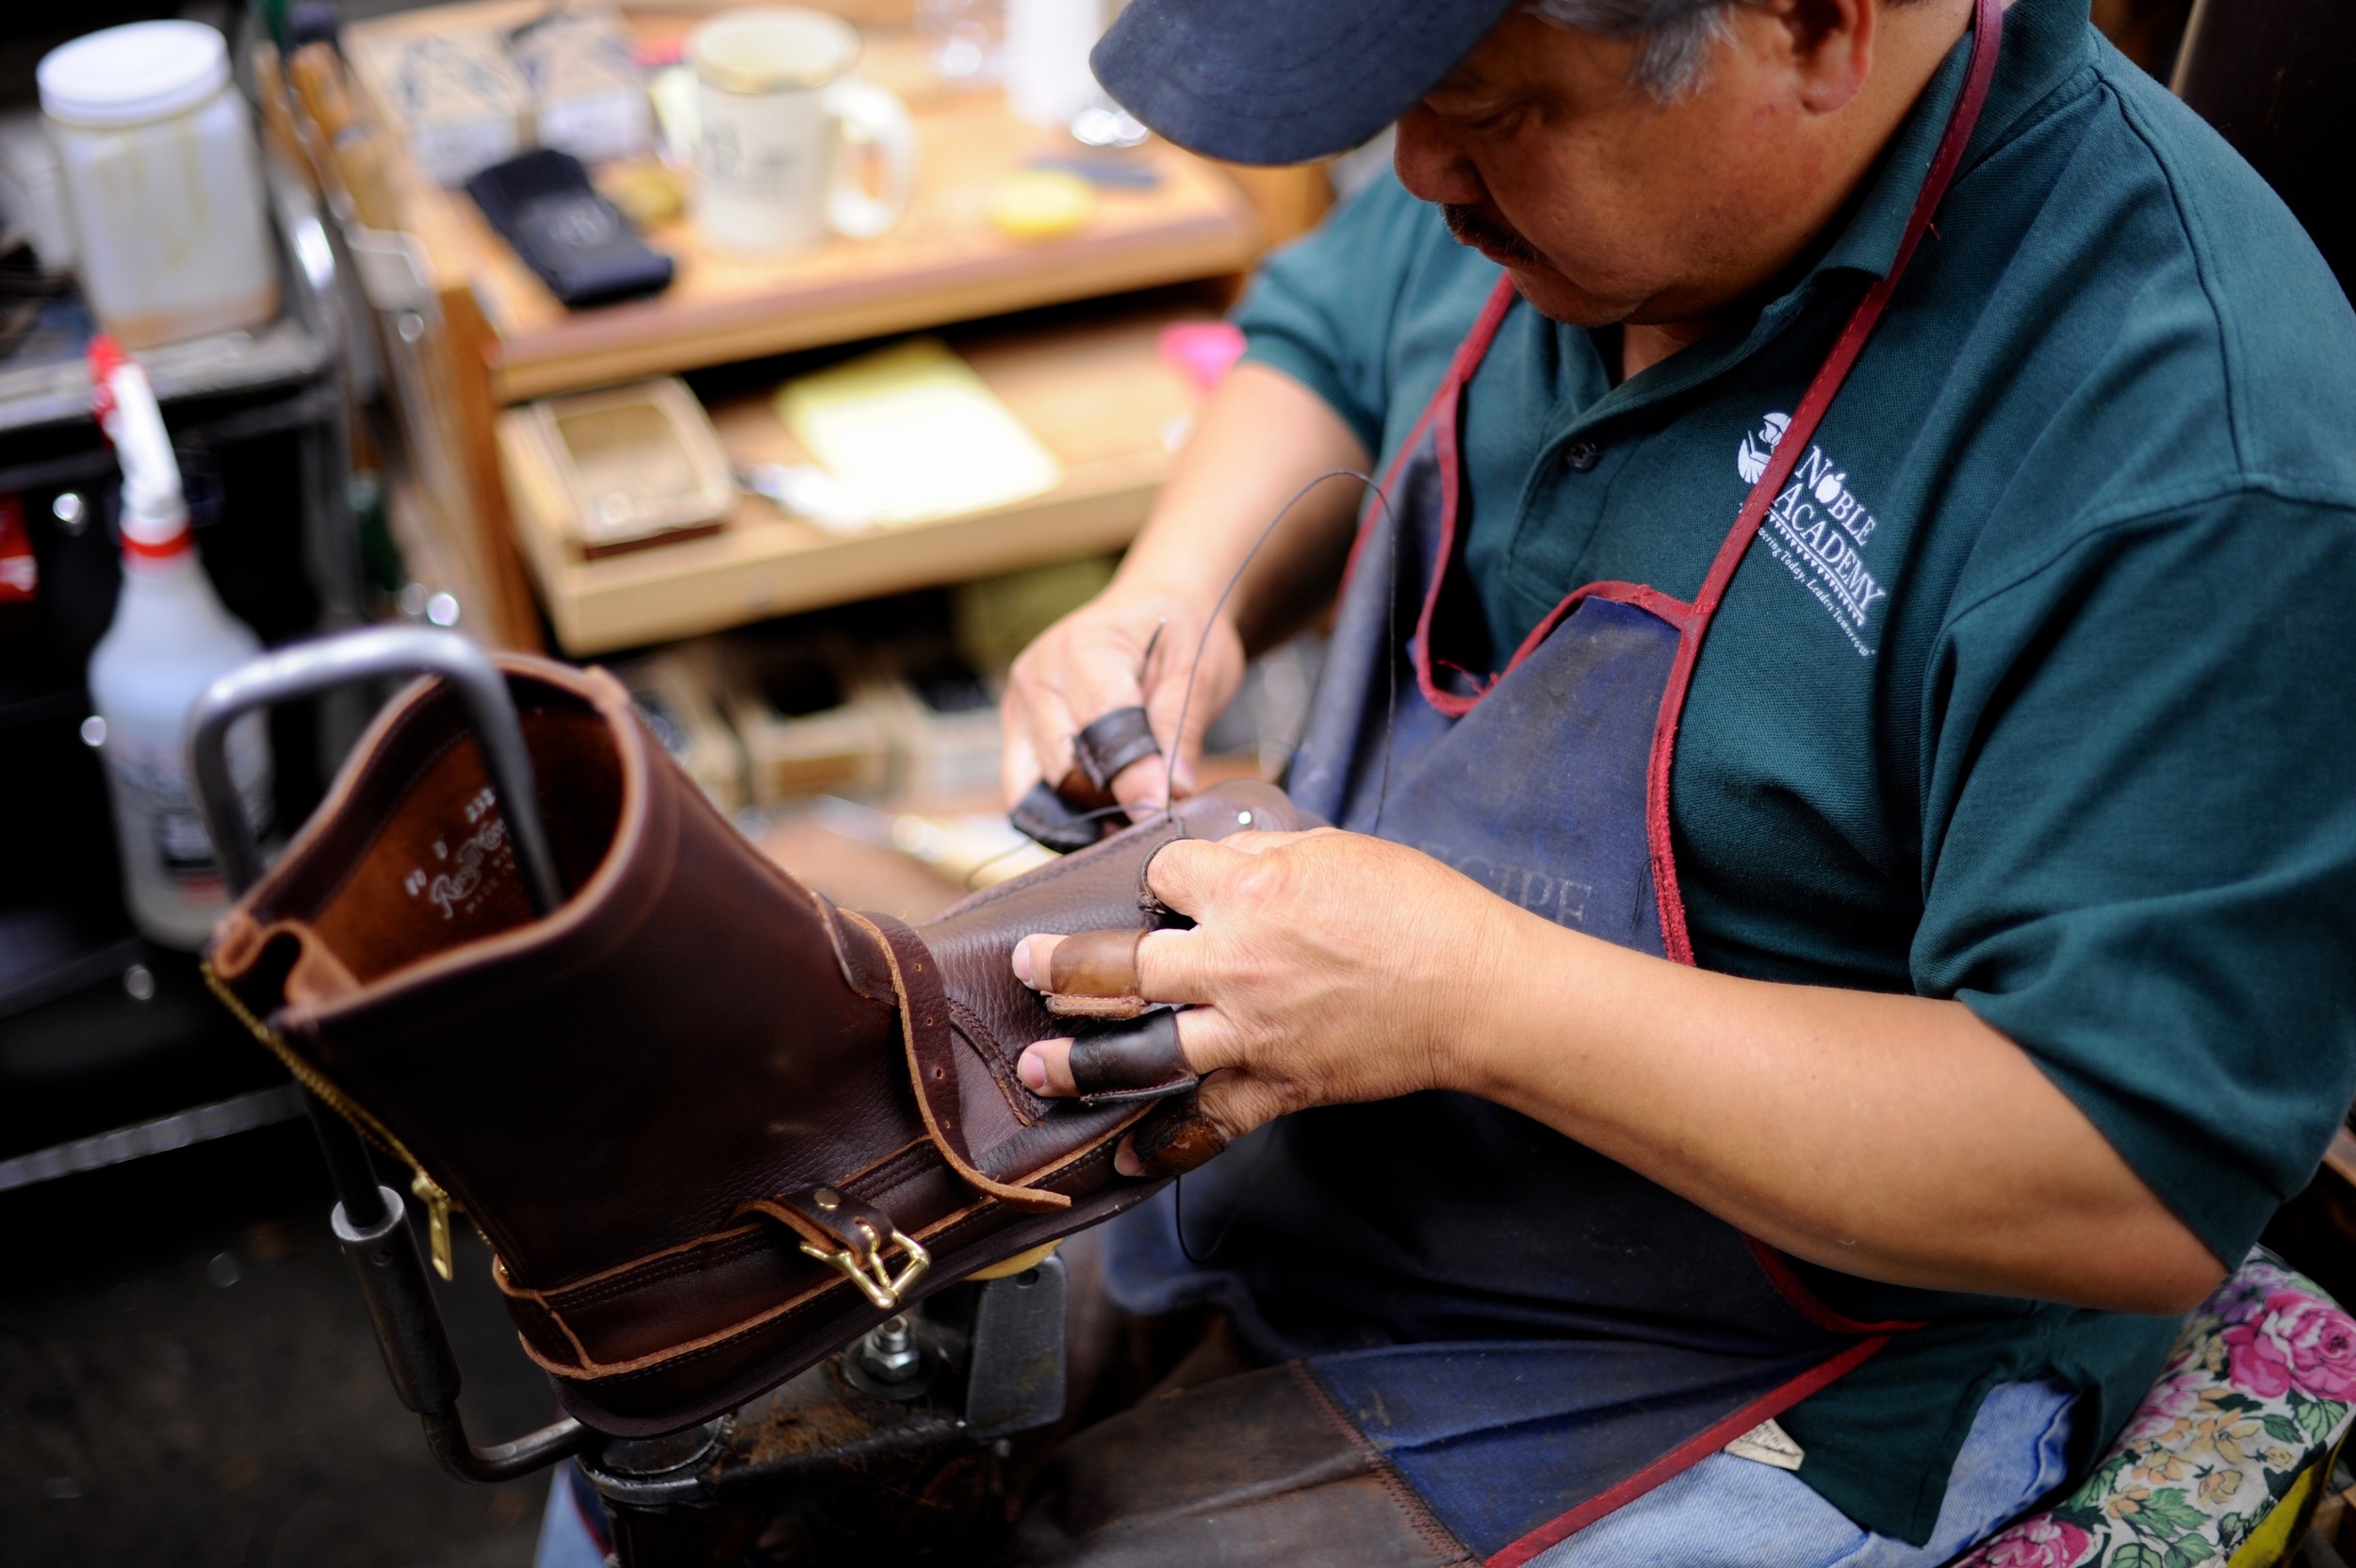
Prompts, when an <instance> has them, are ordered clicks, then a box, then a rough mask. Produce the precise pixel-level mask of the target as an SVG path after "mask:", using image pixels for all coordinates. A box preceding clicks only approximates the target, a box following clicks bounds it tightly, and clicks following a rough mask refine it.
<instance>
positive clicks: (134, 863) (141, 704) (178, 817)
mask: <svg viewBox="0 0 2356 1568" xmlns="http://www.w3.org/2000/svg"><path fill="white" fill-rule="evenodd" d="M90 379H91V381H92V382H94V383H95V384H96V389H97V390H96V399H95V401H96V407H97V414H98V422H99V424H100V426H101V428H103V429H104V430H105V431H106V438H107V439H108V440H109V441H111V442H113V443H114V449H115V456H116V459H117V460H118V461H119V462H120V463H121V464H122V466H123V507H122V519H121V520H122V535H123V591H122V594H121V596H120V597H118V598H117V599H116V600H115V613H114V621H113V623H112V624H111V625H109V626H108V627H107V629H106V636H105V637H103V638H101V639H99V643H98V646H97V647H96V648H95V649H94V650H93V651H92V652H91V654H90V699H91V701H92V702H93V703H94V704H95V705H96V707H97V709H98V713H97V718H96V720H95V721H94V722H93V723H90V724H86V725H84V727H83V734H84V738H85V739H87V740H89V741H90V742H91V743H92V744H95V745H97V746H98V747H99V749H100V752H101V754H102V755H103V756H104V757H105V759H106V784H107V788H108V791H109V792H110V793H111V794H112V795H113V797H114V816H115V836H116V838H117V840H118V841H120V846H121V851H122V858H123V891H124V893H125V896H126V897H127V899H128V901H129V903H130V907H131V919H132V922H133V923H135V924H137V925H138V926H139V931H140V932H141V934H143V935H144V936H146V937H147V939H149V940H151V941H154V942H157V943H159V944H161V945H163V946H166V947H177V948H187V949H195V948H199V947H202V946H203V945H204V944H205V939H206V938H207V937H209V936H210V935H211V934H212V929H213V923H214V921H215V920H217V919H218V918H220V916H221V911H222V910H223V909H224V908H226V907H227V904H228V898H227V892H226V890H225V889H224V888H223V887H222V885H221V869H220V867H219V865H218V864H217V863H216V862H215V860H214V858H213V846H212V841H211V840H210V839H209V838H207V837H206V835H205V826H204V823H203V820H202V819H201V818H200V817H199V816H198V815H197V811H196V803H195V799H194V797H193V795H192V794H191V793H190V792H189V789H188V759H187V756H186V755H185V753H184V752H183V750H182V729H183V727H185V726H186V724H187V722H188V710H189V709H190V708H191V707H193V706H194V705H195V702H196V699H197V696H198V695H199V694H201V693H202V692H203V691H204V690H205V687H206V686H208V685H210V684H211V683H212V682H213V680H214V679H215V678H217V677H219V676H221V675H222V674H224V673H225V672H227V671H228V670H231V669H233V668H235V667H236V666H237V665H238V664H241V663H243V662H246V661H247V660H249V659H252V658H253V657H254V655H255V654H257V653H259V652H260V651H261V647H262V645H261V642H260V640H259V639H257V638H256V637H255V636H254V633H253V631H252V630H251V629H249V628H248V627H247V626H246V625H245V623H244V622H242V621H240V620H238V619H237V617H235V616H233V615H231V614H230V613H229V612H228V610H227V609H225V608H224V607H223V606H222V604H221V598H220V596H218V595H216V594H215V593H214V592H213V585H212V584H211V582H209V581H207V580H206V579H205V568H204V567H203V566H202V565H201V564H199V563H198V561H197V556H196V542H195V540H194V539H193V538H192V537H191V536H190V534H189V532H188V503H187V501H186V499H185V498H183V496H182V494H181V489H180V465H179V463H178V461H177V460H176V459H174V458H173V456H172V442H171V440H170V439H169V438H168V437H167V436H166V435H165V433H164V420H163V416H162V414H161V413H160V412H159V411H158V410H157V409H156V407H155V392H154V390H153V389H152V388H151V387H150V386H149V385H148V383H147V374H146V372H145V371H143V370H141V369H140V368H139V366H137V365H136V364H134V363H132V361H131V360H129V359H128V358H126V357H125V356H124V354H123V350H122V348H121V346H120V345H119V344H117V343H116V342H115V340H114V339H113V338H112V337H110V336H101V337H98V338H95V339H93V340H92V341H91V343H90ZM93 731H95V733H93ZM229 768H230V774H231V776H233V777H234V778H235V779H236V780H237V792H238V794H239V796H240V797H241V798H242V800H243V801H244V803H245V809H246V816H247V820H248V821H250V822H253V823H254V825H256V827H257V828H258V827H259V826H260V825H261V824H262V823H263V822H265V821H266V820H267V818H268V817H269V814H270V742H269V738H268V735H267V733H266V731H265V730H264V729H263V727H262V715H260V714H258V713H255V714H252V715H249V716H248V717H246V718H244V719H242V720H240V721H238V723H237V726H236V727H234V728H232V730H231V731H230V737H229Z"/></svg>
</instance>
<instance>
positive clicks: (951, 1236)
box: [519, 1111, 1143, 1383]
mask: <svg viewBox="0 0 2356 1568" xmlns="http://www.w3.org/2000/svg"><path fill="white" fill-rule="evenodd" d="M1142 1114H1143V1112H1142V1111H1140V1112H1139V1115H1142ZM1130 1125H1132V1123H1129V1122H1123V1123H1122V1124H1121V1125H1120V1126H1119V1127H1116V1128H1114V1129H1113V1131H1112V1132H1111V1133H1110V1134H1109V1135H1106V1137H1105V1138H1104V1141H1103V1142H1102V1143H1099V1144H1098V1145H1096V1147H1094V1148H1093V1149H1090V1150H1088V1151H1087V1152H1083V1153H1081V1154H1080V1155H1078V1156H1077V1157H1075V1158H1072V1159H1071V1160H1069V1161H1067V1162H1066V1163H1064V1164H1063V1165H1061V1166H1057V1167H1055V1168H1052V1169H1050V1170H1046V1171H1044V1172H1043V1173H1035V1174H1034V1175H1033V1176H1032V1177H1031V1178H1030V1180H1032V1181H1034V1182H1036V1183H1038V1184H1039V1185H1042V1186H1045V1185H1047V1184H1049V1183H1052V1182H1055V1181H1058V1180H1071V1179H1072V1178H1074V1177H1076V1176H1079V1175H1080V1174H1082V1173H1084V1172H1085V1171H1086V1170H1087V1169H1088V1167H1089V1166H1090V1165H1093V1164H1100V1163H1109V1162H1110V1161H1111V1159H1112V1155H1113V1149H1114V1147H1115V1145H1116V1143H1117V1141H1118V1139H1119V1137H1120V1135H1121V1133H1123V1132H1125V1131H1127V1129H1128V1127H1129V1126H1130ZM1006 1210H1012V1206H1011V1205H1009V1204H1004V1203H999V1202H997V1201H995V1200H993V1199H990V1198H984V1199H982V1200H981V1201H978V1202H975V1203H972V1204H969V1205H967V1206H966V1207H965V1208H963V1209H961V1210H958V1211H957V1212H955V1213H952V1214H949V1215H944V1216H943V1217H941V1219H939V1220H937V1221H935V1222H934V1224H933V1225H932V1226H931V1227H930V1228H928V1229H927V1230H924V1231H921V1232H919V1233H918V1239H919V1240H921V1241H923V1242H924V1244H925V1245H926V1246H927V1247H928V1248H933V1249H936V1250H940V1251H942V1252H947V1251H950V1250H954V1247H955V1245H956V1243H957V1241H958V1240H959V1239H960V1233H962V1232H964V1231H966V1230H968V1229H970V1228H972V1227H973V1226H974V1225H976V1224H978V1223H979V1222H980V1221H981V1220H983V1219H987V1218H990V1217H992V1216H993V1213H994V1212H996V1211H1006ZM1012 1212H1014V1213H1016V1214H1021V1213H1022V1211H1020V1210H1012ZM1066 1212H1069V1211H1066ZM1024 1217H1026V1218H1033V1219H1037V1218H1043V1217H1044V1216H1039V1215H1029V1216H1024ZM1008 1228H1009V1229H1010V1228H1011V1227H1008ZM850 1288H851V1286H850V1283H849V1282H847V1281H843V1280H830V1281H828V1282H826V1283H824V1284H821V1285H818V1286H815V1287H814V1288H812V1289H810V1290H806V1291H804V1292H802V1293H801V1294H800V1295H798V1296H794V1297H792V1298H790V1299H787V1300H785V1301H782V1302H779V1303H778V1304H777V1305H776V1306H774V1307H770V1308H768V1309H767V1310H765V1311H763V1312H761V1313H758V1314H756V1315H753V1316H751V1317H748V1318H744V1319H743V1320H741V1321H739V1322H737V1323H735V1324H732V1325H730V1326H729V1327H727V1328H724V1329H715V1330H713V1331H712V1332H711V1333H708V1334H701V1335H698V1336H696V1337H695V1339H692V1340H687V1341H685V1342H683V1343H682V1344H680V1345H679V1346H677V1347H674V1348H671V1349H667V1350H651V1351H648V1352H647V1353H646V1355H643V1356H635V1357H632V1358H631V1359H630V1360H628V1361H623V1362H613V1363H600V1362H597V1361H593V1360H590V1359H589V1358H587V1357H586V1356H584V1357H583V1358H582V1364H581V1365H580V1366H578V1367H560V1366H557V1365H555V1364H552V1363H550V1362H549V1361H548V1359H547V1358H546V1357H544V1356H542V1355H540V1354H539V1353H538V1352H537V1351H535V1350H534V1349H533V1348H532V1343H531V1342H530V1341H529V1340H525V1341H524V1342H523V1346H524V1351H525V1353H526V1354H527V1355H530V1356H531V1357H532V1360H533V1361H534V1362H536V1363H538V1364H539V1365H540V1366H541V1367H543V1368H544V1369H545V1370H547V1371H549V1372H554V1373H557V1374H559V1375H561V1376H564V1377H568V1378H571V1379H572V1380H575V1381H592V1382H599V1383H605V1382H622V1381H628V1380H631V1379H636V1378H646V1377H651V1376H653V1375H655V1374H656V1373H658V1372H663V1371H667V1370H669V1369H670V1368H672V1367H675V1366H678V1365H679V1364H682V1363H685V1362H690V1361H695V1360H699V1359H701V1358H703V1357H705V1356H709V1355H713V1354H716V1353H717V1352H719V1351H720V1350H722V1349H724V1348H727V1347H728V1345H730V1344H732V1343H733V1342H735V1341H736V1340H739V1339H742V1338H744V1336H746V1335H748V1334H751V1333H753V1332H755V1331H759V1330H761V1329H763V1328H766V1327H768V1326H770V1325H771V1324H773V1323H777V1322H780V1321H782V1320H783V1319H785V1318H786V1317H787V1316H789V1315H792V1314H794V1313H798V1312H800V1311H802V1310H804V1309H805V1308H809V1307H813V1306H815V1305H816V1304H817V1302H818V1300H819V1299H822V1298H823V1297H825V1295H826V1293H827V1292H829V1291H847V1290H849V1289H850ZM549 1311H550V1312H551V1314H553V1313H554V1309H553V1308H552V1307H551V1308H550V1309H549ZM519 1337H520V1336H519Z"/></svg>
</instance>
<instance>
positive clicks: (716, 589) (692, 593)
mask: <svg viewBox="0 0 2356 1568" xmlns="http://www.w3.org/2000/svg"><path fill="white" fill-rule="evenodd" d="M1214 314H1215V313H1214V312H1213V311H1211V310H1210V309H1208V308H1206V307H1191V306H1187V305H1183V304H1172V303H1169V302H1163V303H1160V304H1157V305H1155V306H1152V307H1147V308H1143V309H1139V310H1137V311H1134V312H1129V313H1121V314H1103V313H1098V314H1095V315H1093V316H1092V318H1091V319H1082V320H1077V321H1072V322H1070V323H1067V324H1063V325H1051V326H1047V327H1043V328H1042V327H1037V326H1033V327H1029V328H1026V329H1023V330H1012V329H1006V328H999V329H996V330H994V331H993V330H991V329H988V328H972V329H967V330H964V331H957V332H950V333H946V334H944V336H946V337H947V338H948V340H949V342H950V343H951V345H952V346H953V347H955V348H956V349H957V351H958V352H959V353H961V354H963V355H964V356H965V358H966V360H967V361H968V363H970V364H971V365H972V366H973V368H974V370H975V371H976V372H977V373H978V374H979V375H980V376H981V378H982V380H983V381H984V382H986V383H988V384H989V385H990V390H991V391H993V392H995V393H996V394H997V395H998V396H999V398H1001V399H1002V400H1005V402H1006V406H1007V407H1008V408H1010V409H1011V410H1013V412H1014V414H1015V417H1017V418H1019V419H1021V420H1022V421H1023V424H1024V425H1026V426H1028V427H1029V429H1030V431H1031V433H1033V434H1034V435H1036V436H1037V437H1038V438H1039V442H1040V443H1041V444H1042V445H1043V446H1045V447H1046V448H1047V449H1048V450H1049V451H1051V452H1053V453H1054V454H1055V457H1056V459H1057V460H1058V461H1059V462H1061V463H1062V465H1063V467H1064V480H1063V482H1062V483H1061V484H1060V485H1058V486H1057V487H1056V488H1055V489H1054V490H1052V491H1050V492H1048V493H1047V494H1046V495H1043V496H1039V497H1036V498H1032V499H1030V500H1026V501H1022V502H1019V503H1017V504H1015V505H1012V506H1007V507H1001V508H996V509H993V510H990V511H987V512H975V513H969V514H966V515H961V516H957V517H949V518H943V519H941V520H939V521H936V522H930V523H920V524H916V525H913V526H910V527H907V528H896V529H871V530H868V531H862V532H859V533H855V534H848V535H844V534H836V533H829V532H827V531H825V530H823V529H820V528H818V527H816V526H815V525H813V524H810V523H806V522H803V521H801V520H799V519H797V518H794V517H792V516H789V515H786V514H784V513H782V512H780V511H779V510H778V509H777V508H776V507H775V506H773V505H771V504H770V503H769V502H768V501H766V500H762V499H760V498H754V497H743V498H739V500H738V503H737V507H736V511H735V513H734V515H732V516H731V517H730V518H729V521H728V527H727V529H725V530H724V531H722V532H720V533H719V534H717V535H715V536H713V537H711V538H705V539H694V540H688V541H686V542H683V543H679V544H673V545H662V546H656V547H652V548H648V549H645V550H641V551H638V552H635V553H632V554H629V555H619V556H609V557H607V558H605V559H602V560H598V561H581V560H578V559H576V558H574V556H573V555H572V553H571V550H570V549H569V547H568V546H567V544H566V541H565V539H564V534H563V531H562V526H561V523H560V521H559V520H558V519H556V518H554V517H550V516H548V515H544V514H542V513H541V512H539V511H538V510H537V509H535V508H533V507H532V506H531V505H528V504H525V503H524V502H525V496H526V494H527V491H526V488H525V487H522V486H518V485H515V483H513V482H511V483H510V485H509V491H510V494H511V495H514V496H515V498H516V500H517V503H518V504H517V505H516V508H515V532H516V537H517V540H518V542H519V543H520V544H521V546H522V547H523V553H524V557H525V560H526V562H527V564H529V566H530V568H531V571H532V577H533V579H534V580H535V581H536V582H537V584H538V586H539V589H540V598H541V603H542V605H543V606H544V607H545V608H546V609H547V611H548V618H549V620H550V621H551V622H553V623H554V625H555V627H556V634H557V639H558V641H559V642H560V643H562V644H563V645H564V650H565V651H566V652H567V653H570V654H574V655H576V656H582V655H588V654H594V653H602V652H607V651H610V650H612V649H615V648H623V647H631V646H635V645H640V644H645V643H652V642H658V641H662V640H665V639H669V638H674V637H685V636H692V635H694V634H695V633H698V632H705V631H713V630H718V629H722V628H725V627H730V626H738V625H742V624H744V623H745V622H747V621H755V620H761V619H765V618H767V617H769V616H772V615H782V614H787V613H793V612H794V611H799V610H809V609H814V608H817V607H819V606H823V605H828V604H838V603H842V602H843V601H845V600H849V599H858V598H868V597H873V596H876V595H880V594H891V593H899V592H903V591H905V590H908V589H910V588H921V587H927V586H931V585H934V584H938V583H944V582H954V581H958V580H964V579H967V578H973V577H986V576H990V575H992V574H995V573H999V572H1009V571H1014V570H1018V569H1020V568H1022V567H1024V566H1031V565H1037V564H1041V563H1044V562H1049V561H1055V560H1066V559H1070V558H1072V557H1073V556H1077V555H1085V554H1088V553H1091V552H1095V551H1100V550H1111V549H1118V548H1120V547H1121V546H1123V545H1125V544H1127V543H1128V542H1129V540H1130V539H1131V538H1132V537H1133V536H1134V535H1135V534H1136V532H1137V529H1138V528H1139V527H1140V526H1142V525H1143V523H1144V521H1145V518H1146V514H1147V512H1148V510H1149V509H1150V508H1151V506H1152V505H1153V497H1154V495H1155V493H1156V492H1157V491H1158V490H1159V489H1160V487H1161V482H1162V476H1163V473H1164V471H1165V470H1166V469H1167V467H1168V466H1169V462H1170V450H1171V449H1172V448H1173V446H1175V445H1177V444H1181V443H1183V440H1184V437H1185V435H1186V433H1188V431H1189V430H1190V429H1191V425H1190V421H1191V419H1192V416H1193V412H1194V406H1195V398H1194V394H1193V392H1192V389H1191V387H1190V386H1189V384H1187V382H1186V380H1185V379H1184V378H1183V377H1182V376H1181V375H1180V374H1179V373H1178V372H1177V371H1175V370H1173V369H1172V368H1170V366H1169V365H1168V364H1166V363H1165V362H1164V361H1163V359H1162V357H1161V355H1160V352H1159V351H1158V349H1157V347H1156V345H1155V341H1154V340H1155V336H1156V335H1157V334H1158V333H1159V332H1160V330H1161V329H1162V328H1163V327H1164V326H1166V325H1168V324H1169V323H1170V322H1172V321H1176V320H1209V319H1214ZM520 417H521V416H519V415H515V414H510V415H507V416H504V417H503V418H504V419H505V420H508V421H513V420H516V419H518V418H520ZM712 423H713V424H714V425H715V426H716V427H717V428H718V430H719V433H720V439H721V442H722V444H723V445H724V446H726V447H727V448H728V453H729V456H730V457H731V458H732V459H734V460H735V461H738V462H760V463H797V462H807V461H809V458H808V456H807V454H806V453H804V452H803V451H802V449H801V448H800V446H799V444H798V443H797V442H796V441H795V440H794V437H793V436H792V434H791V433H788V432H787V430H786V428H785V426H784V425H783V424H782V423H781V422H780V421H779V420H778V419H777V415H776V413H775V412H774V411H773V410H772V408H771V407H770V403H769V395H768V393H767V392H762V393H758V394H753V395H748V396H745V397H742V398H737V399H733V400H728V401H725V402H722V403H720V404H718V405H717V406H715V407H714V408H713V409H712ZM506 444H507V443H506V435H505V431H504V429H503V430H502V438H501V446H502V448H504V447H505V446H506Z"/></svg>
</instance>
